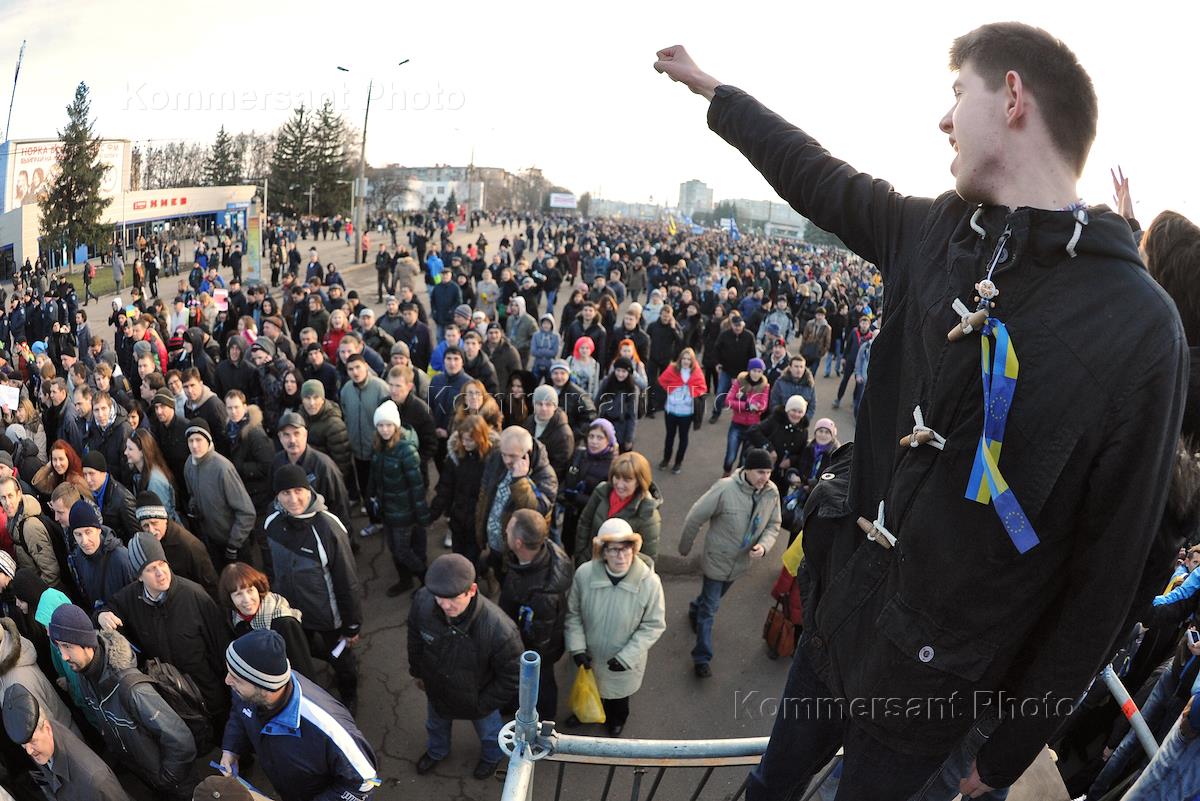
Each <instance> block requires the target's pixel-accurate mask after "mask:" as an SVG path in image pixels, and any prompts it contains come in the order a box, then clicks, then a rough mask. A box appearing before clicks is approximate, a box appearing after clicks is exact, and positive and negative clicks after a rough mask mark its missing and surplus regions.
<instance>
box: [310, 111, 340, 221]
mask: <svg viewBox="0 0 1200 801" xmlns="http://www.w3.org/2000/svg"><path fill="white" fill-rule="evenodd" d="M312 143H313V146H312V158H311V164H312V185H313V186H315V187H316V193H315V195H314V197H313V213H314V214H321V215H326V214H339V213H341V214H344V213H346V212H348V211H350V205H349V204H350V186H349V184H348V183H347V182H348V181H349V180H350V159H349V154H348V153H347V151H346V123H345V122H344V121H343V120H342V118H341V117H340V116H338V115H337V114H335V113H334V111H333V104H332V103H331V102H330V101H328V100H326V101H325V105H323V106H321V109H320V111H318V112H317V118H316V120H315V121H314V123H313V131H312Z"/></svg>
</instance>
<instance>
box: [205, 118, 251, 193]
mask: <svg viewBox="0 0 1200 801" xmlns="http://www.w3.org/2000/svg"><path fill="white" fill-rule="evenodd" d="M238 151H239V149H238V147H237V144H236V143H235V142H234V140H233V137H231V136H230V135H229V134H227V133H225V126H224V125H222V126H221V129H220V130H219V131H217V141H215V142H213V145H212V147H211V148H210V149H209V151H208V158H207V159H205V162H204V179H205V181H207V183H208V185H209V186H229V185H231V184H237V183H241V180H242V176H241V167H242V154H241V153H240V152H238Z"/></svg>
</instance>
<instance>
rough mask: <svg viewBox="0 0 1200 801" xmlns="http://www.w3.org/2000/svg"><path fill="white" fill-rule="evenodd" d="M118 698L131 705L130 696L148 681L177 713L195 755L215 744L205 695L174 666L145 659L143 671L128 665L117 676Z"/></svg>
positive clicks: (209, 749)
mask: <svg viewBox="0 0 1200 801" xmlns="http://www.w3.org/2000/svg"><path fill="white" fill-rule="evenodd" d="M119 681H120V684H119V687H120V691H121V700H122V701H123V702H124V703H125V706H126V708H129V707H130V706H131V704H130V700H129V695H130V693H131V692H132V691H133V688H134V687H136V686H137V685H139V684H149V685H151V686H152V687H154V689H155V691H157V692H158V694H159V696H160V697H161V698H162V699H163V700H164V701H166V702H167V706H169V707H171V709H172V710H174V712H175V714H176V715H179V717H180V719H181V720H182V721H183V723H184V725H185V726H187V727H188V731H190V732H191V733H192V739H193V740H195V741H196V754H197V755H200V754H207V753H208V752H209V751H211V750H212V749H213V747H214V746H215V745H216V740H215V738H214V736H213V728H212V723H211V722H210V719H211V717H212V716H211V714H210V713H209V711H208V705H207V704H206V703H204V696H203V695H201V694H200V688H198V687H197V686H196V682H194V681H192V678H191V676H189V675H187V674H186V673H184V672H183V671H181V670H179V668H177V667H175V666H174V665H171V664H168V663H167V662H164V661H162V660H161V659H147V660H146V665H145V672H143V671H141V670H138V669H137V668H129V669H128V670H124V671H122V672H121V676H120V679H119Z"/></svg>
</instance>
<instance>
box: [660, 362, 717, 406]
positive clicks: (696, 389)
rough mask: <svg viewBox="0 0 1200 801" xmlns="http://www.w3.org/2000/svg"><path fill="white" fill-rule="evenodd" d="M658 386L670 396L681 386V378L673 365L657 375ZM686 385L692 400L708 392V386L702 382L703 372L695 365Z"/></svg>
mask: <svg viewBox="0 0 1200 801" xmlns="http://www.w3.org/2000/svg"><path fill="white" fill-rule="evenodd" d="M658 385H659V386H660V387H662V388H663V389H665V390H666V391H667V393H668V394H670V393H671V392H674V391H675V390H677V389H679V388H680V387H682V386H683V376H682V375H680V374H679V371H678V370H676V369H675V365H674V364H669V365H667V369H666V370H663V371H662V372H661V373H659V374H658ZM687 385H688V389H689V390H690V391H691V393H692V397H693V398H699V397H700V396H701V395H703V394H704V393H706V392H708V384H707V383H706V382H705V381H704V371H703V370H701V369H700V368H699V367H698V366H696V365H693V366H692V374H691V375H690V376H688V380H687Z"/></svg>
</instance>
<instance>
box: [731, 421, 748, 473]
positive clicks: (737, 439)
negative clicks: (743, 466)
mask: <svg viewBox="0 0 1200 801" xmlns="http://www.w3.org/2000/svg"><path fill="white" fill-rule="evenodd" d="M749 430H750V426H747V425H742V424H741V423H730V424H729V433H728V434H726V435H725V472H727V473H728V472H729V471H730V470H732V469H733V466H734V464H736V462H737V458H738V451H739V450H741V448H742V441H743V440H744V439H745V438H746V432H747V431H749Z"/></svg>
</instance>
